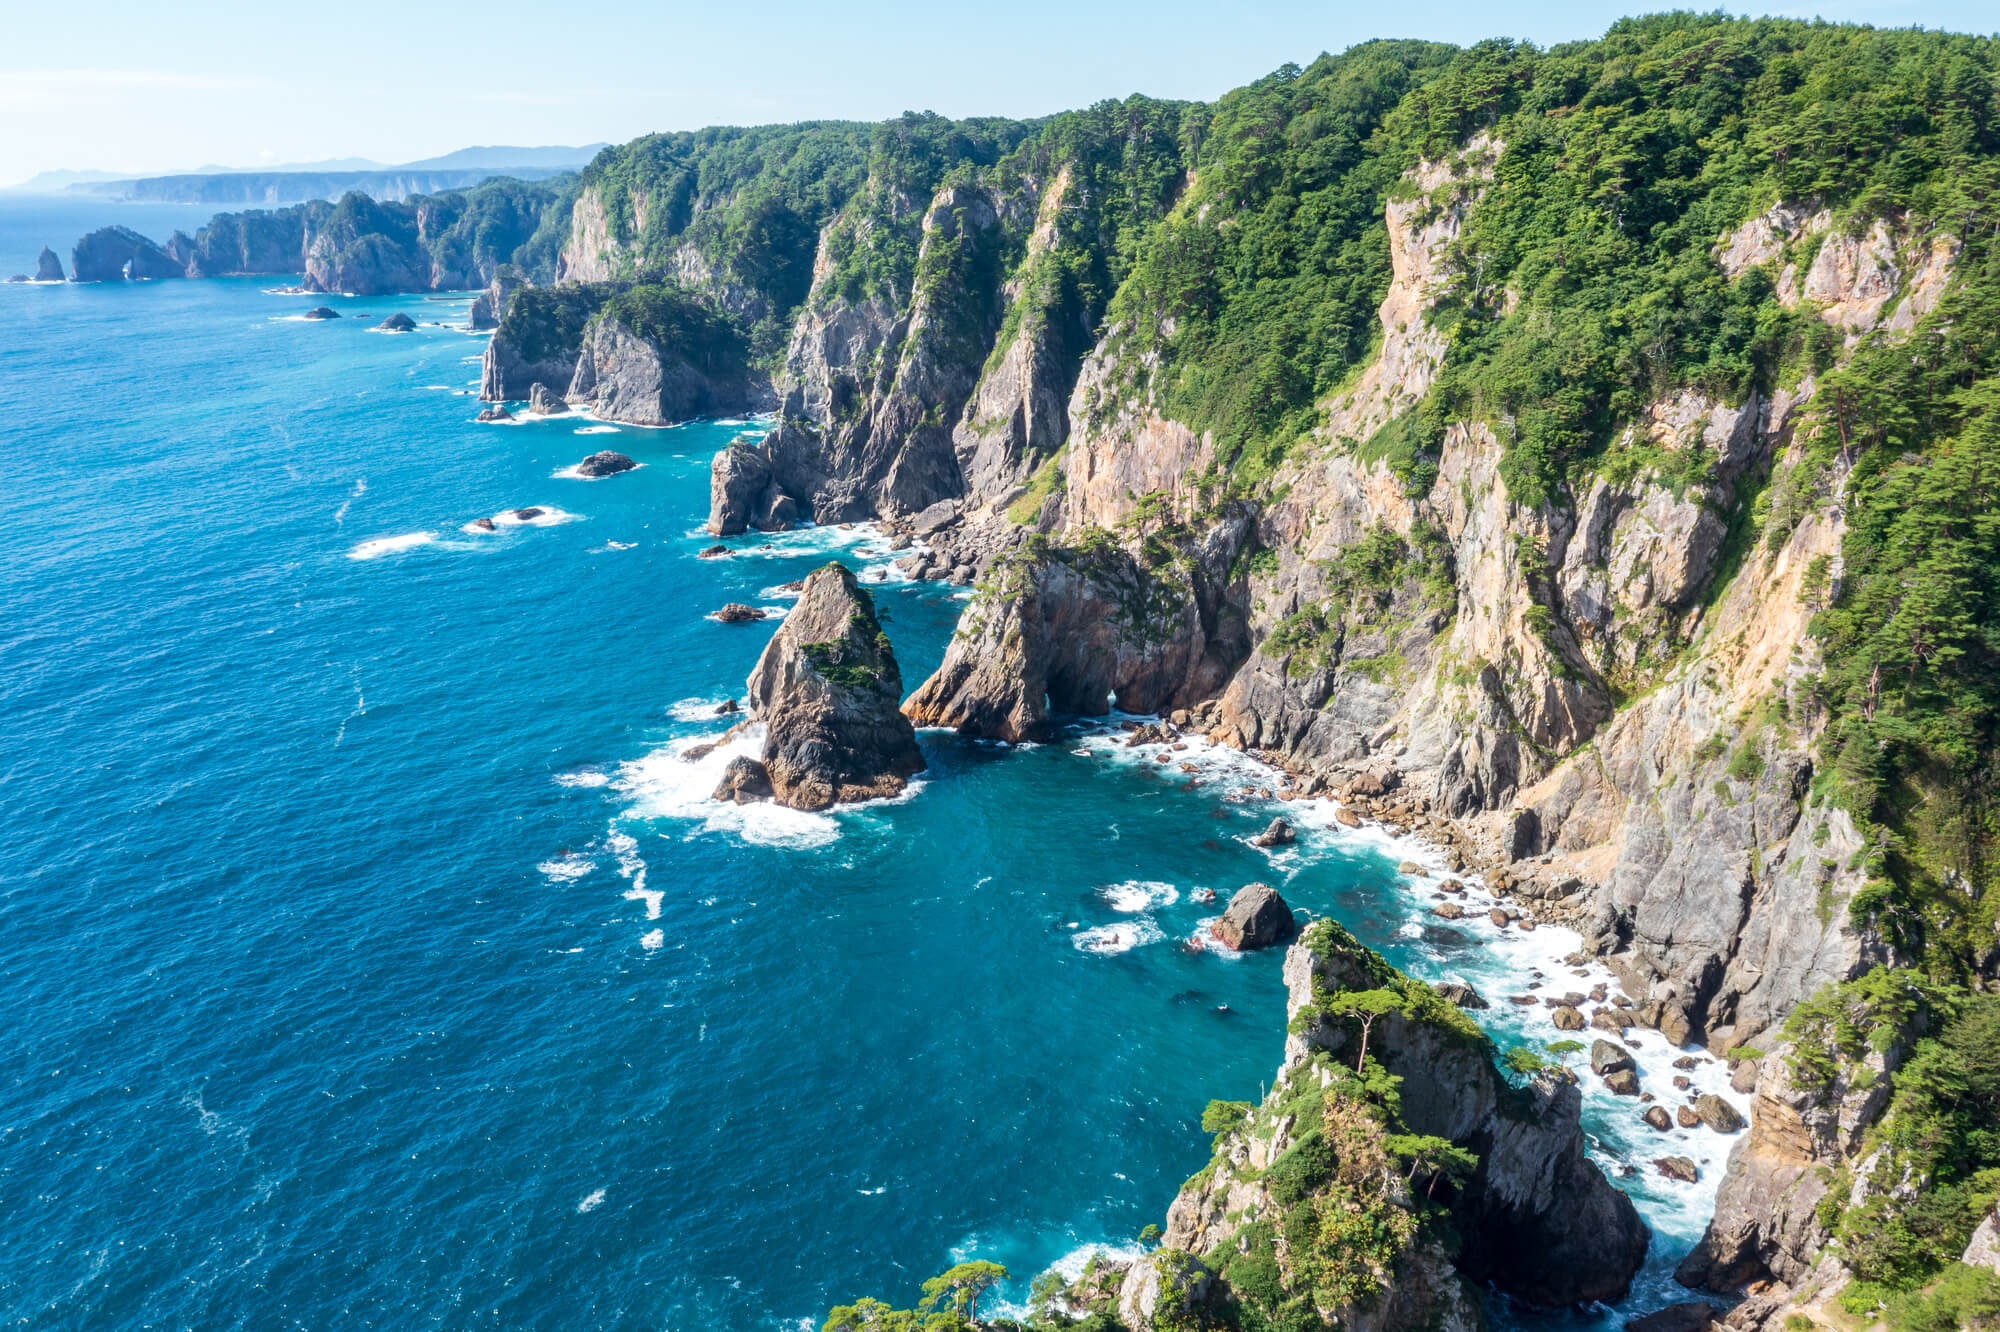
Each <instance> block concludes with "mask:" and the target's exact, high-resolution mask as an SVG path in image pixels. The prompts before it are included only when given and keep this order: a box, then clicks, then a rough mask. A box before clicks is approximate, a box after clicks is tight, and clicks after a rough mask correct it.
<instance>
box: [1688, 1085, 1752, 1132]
mask: <svg viewBox="0 0 2000 1332" xmlns="http://www.w3.org/2000/svg"><path fill="white" fill-rule="evenodd" d="M1694 1112H1695V1114H1697V1115H1699V1116H1700V1117H1701V1122H1702V1123H1704V1124H1706V1125H1708V1126H1709V1127H1710V1128H1712V1129H1714V1130H1715V1131H1716V1132H1717V1133H1741V1132H1742V1131H1743V1116H1742V1115H1740V1114H1738V1113H1737V1110H1736V1107H1735V1106H1733V1105H1731V1104H1730V1103H1729V1102H1727V1101H1725V1100H1723V1099H1722V1098H1721V1097H1720V1096H1717V1095H1715V1094H1713V1093H1707V1094H1704V1095H1703V1096H1702V1097H1701V1098H1700V1099H1699V1100H1697V1101H1696V1102H1695V1103H1694Z"/></svg>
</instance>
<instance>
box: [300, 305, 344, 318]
mask: <svg viewBox="0 0 2000 1332" xmlns="http://www.w3.org/2000/svg"><path fill="white" fill-rule="evenodd" d="M300 317H301V318H304V319H338V318H340V311H338V310H335V309H331V308H329V307H327V306H324V305H315V306H314V307H313V308H312V309H310V310H308V311H306V312H305V314H304V315H302V316H300Z"/></svg>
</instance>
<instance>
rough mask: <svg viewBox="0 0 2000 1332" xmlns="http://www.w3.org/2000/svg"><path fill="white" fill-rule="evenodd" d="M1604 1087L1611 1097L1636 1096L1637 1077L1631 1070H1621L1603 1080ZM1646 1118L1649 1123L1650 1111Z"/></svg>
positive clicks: (1637, 1090)
mask: <svg viewBox="0 0 2000 1332" xmlns="http://www.w3.org/2000/svg"><path fill="white" fill-rule="evenodd" d="M1604 1085H1605V1087H1606V1088H1607V1089H1608V1090H1609V1091H1610V1092H1611V1094H1612V1095H1613V1096H1637V1095H1638V1094H1639V1075H1638V1073H1637V1072H1635V1071H1634V1070H1632V1069H1629V1068H1621V1069H1619V1070H1618V1071H1617V1072H1616V1073H1612V1074H1610V1075H1609V1076H1607V1077H1606V1078H1605V1079H1604ZM1646 1118H1647V1121H1648V1122H1651V1120H1652V1113H1651V1112H1650V1111H1648V1112H1647V1116H1646Z"/></svg>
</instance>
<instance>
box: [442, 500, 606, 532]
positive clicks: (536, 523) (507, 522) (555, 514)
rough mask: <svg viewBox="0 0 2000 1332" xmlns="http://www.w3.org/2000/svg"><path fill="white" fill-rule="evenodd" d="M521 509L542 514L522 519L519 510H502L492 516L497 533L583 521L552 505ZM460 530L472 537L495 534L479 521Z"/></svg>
mask: <svg viewBox="0 0 2000 1332" xmlns="http://www.w3.org/2000/svg"><path fill="white" fill-rule="evenodd" d="M521 508H522V509H539V510H541V512H540V513H537V514H536V515H535V516H534V517H532V518H522V517H520V516H519V511H518V510H515V509H502V510H501V511H500V512H498V513H496V514H494V515H493V516H492V523H493V527H494V529H495V531H501V532H504V531H506V530H508V529H509V528H516V527H560V526H561V525H562V524H564V523H580V522H582V521H583V515H582V514H580V513H571V512H569V511H568V510H566V509H558V508H556V507H555V506H554V505H552V504H524V505H522V506H521ZM458 530H459V531H461V532H464V533H466V534H468V535H470V536H492V535H493V534H494V533H493V532H489V531H488V530H487V529H485V528H483V527H481V526H479V524H478V520H477V519H475V520H473V521H472V522H469V523H466V524H464V525H463V526H461V527H460V528H459V529H458Z"/></svg>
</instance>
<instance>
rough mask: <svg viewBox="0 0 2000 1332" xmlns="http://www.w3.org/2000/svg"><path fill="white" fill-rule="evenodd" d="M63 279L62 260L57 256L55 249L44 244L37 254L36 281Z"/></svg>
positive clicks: (58, 280) (57, 280) (59, 280)
mask: <svg viewBox="0 0 2000 1332" xmlns="http://www.w3.org/2000/svg"><path fill="white" fill-rule="evenodd" d="M62 280H63V266H62V260H61V259H59V258H58V257H57V256H56V252H55V251H54V250H51V249H50V248H49V247H48V246H46V245H44V246H43V247H42V252H41V253H40V254H38V255H36V256H35V281H37V282H61V281H62Z"/></svg>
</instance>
